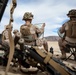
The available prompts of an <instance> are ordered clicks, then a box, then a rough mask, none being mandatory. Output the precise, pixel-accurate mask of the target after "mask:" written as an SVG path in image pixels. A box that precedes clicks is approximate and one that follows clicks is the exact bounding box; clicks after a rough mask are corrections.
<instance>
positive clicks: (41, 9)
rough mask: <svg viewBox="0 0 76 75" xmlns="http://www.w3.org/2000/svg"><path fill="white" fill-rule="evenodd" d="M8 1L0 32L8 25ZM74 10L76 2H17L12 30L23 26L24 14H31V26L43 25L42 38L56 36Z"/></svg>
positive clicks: (48, 0)
mask: <svg viewBox="0 0 76 75" xmlns="http://www.w3.org/2000/svg"><path fill="white" fill-rule="evenodd" d="M10 2H11V0H9V2H8V4H7V7H6V10H5V13H4V15H3V18H2V21H1V23H0V32H2V31H3V29H4V27H5V25H7V24H8V23H9V16H10V14H9V12H10ZM75 8H76V0H17V7H16V9H15V12H14V14H13V15H14V23H13V29H18V30H19V29H20V26H21V25H22V24H24V21H23V20H22V18H23V15H24V13H25V12H32V14H34V19H33V21H32V24H36V23H45V24H46V26H45V33H44V36H51V35H57V30H58V28H59V27H61V26H62V24H63V23H64V22H66V21H67V20H69V18H68V17H67V15H66V14H67V13H68V11H69V10H71V9H75Z"/></svg>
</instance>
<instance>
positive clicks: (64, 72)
mask: <svg viewBox="0 0 76 75" xmlns="http://www.w3.org/2000/svg"><path fill="white" fill-rule="evenodd" d="M33 48H34V49H35V50H36V52H37V53H38V54H39V55H40V56H41V57H42V58H44V63H45V64H47V63H49V64H50V65H51V66H52V67H53V68H54V69H55V70H57V71H58V72H59V73H61V75H71V74H70V73H69V72H68V71H67V70H65V69H64V68H63V67H62V66H61V65H60V64H58V63H56V62H55V61H54V60H52V54H51V53H50V52H42V51H41V50H40V49H39V48H38V47H33Z"/></svg>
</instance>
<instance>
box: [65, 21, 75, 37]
mask: <svg viewBox="0 0 76 75" xmlns="http://www.w3.org/2000/svg"><path fill="white" fill-rule="evenodd" d="M65 29H66V32H65V33H66V36H67V37H69V38H76V22H75V21H69V22H68V23H67V25H66V28H65Z"/></svg>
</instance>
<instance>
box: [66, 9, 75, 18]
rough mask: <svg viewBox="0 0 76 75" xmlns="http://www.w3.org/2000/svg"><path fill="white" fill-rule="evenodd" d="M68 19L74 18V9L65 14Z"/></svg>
mask: <svg viewBox="0 0 76 75" xmlns="http://www.w3.org/2000/svg"><path fill="white" fill-rule="evenodd" d="M67 16H68V17H76V9H72V10H70V11H69V13H68V14H67Z"/></svg>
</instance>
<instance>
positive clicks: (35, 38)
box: [20, 12, 48, 51]
mask: <svg viewBox="0 0 76 75" xmlns="http://www.w3.org/2000/svg"><path fill="white" fill-rule="evenodd" d="M32 19H33V15H32V13H30V12H26V13H25V14H24V16H23V20H24V21H25V22H26V23H25V24H23V25H21V27H20V32H21V34H22V38H24V41H25V44H26V45H38V46H40V45H43V46H44V48H45V50H46V51H48V45H47V41H46V40H44V39H43V40H42V39H39V34H42V33H43V32H44V27H45V24H43V25H42V27H41V28H38V27H37V26H35V25H32V24H31V21H32Z"/></svg>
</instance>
